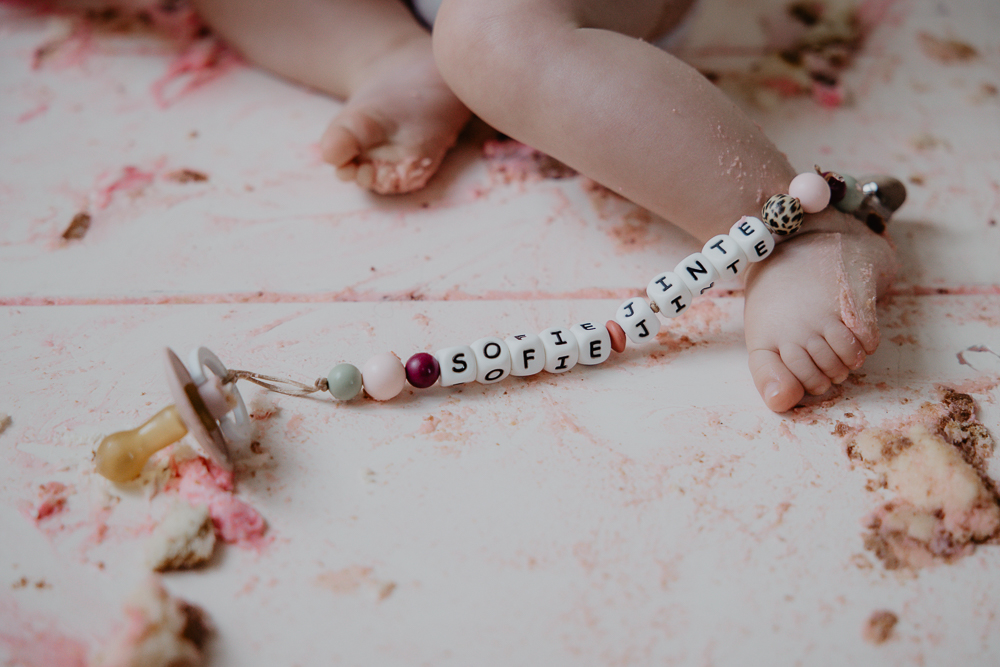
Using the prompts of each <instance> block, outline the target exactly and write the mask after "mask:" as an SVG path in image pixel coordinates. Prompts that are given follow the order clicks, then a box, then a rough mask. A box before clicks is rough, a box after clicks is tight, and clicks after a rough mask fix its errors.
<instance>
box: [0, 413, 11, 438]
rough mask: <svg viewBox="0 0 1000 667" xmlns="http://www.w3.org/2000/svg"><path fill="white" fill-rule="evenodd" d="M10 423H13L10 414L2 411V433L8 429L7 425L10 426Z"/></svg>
mask: <svg viewBox="0 0 1000 667" xmlns="http://www.w3.org/2000/svg"><path fill="white" fill-rule="evenodd" d="M10 424H11V418H10V415H8V414H7V413H5V412H0V433H3V432H4V431H6V430H7V427H9V426H10Z"/></svg>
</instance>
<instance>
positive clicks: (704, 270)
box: [674, 252, 719, 296]
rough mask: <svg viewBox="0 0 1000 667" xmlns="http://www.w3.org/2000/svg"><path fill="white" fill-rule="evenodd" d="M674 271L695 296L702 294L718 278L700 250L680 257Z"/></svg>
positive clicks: (717, 273)
mask: <svg viewBox="0 0 1000 667" xmlns="http://www.w3.org/2000/svg"><path fill="white" fill-rule="evenodd" d="M674 273H676V274H677V275H679V276H680V277H681V280H683V281H684V284H685V285H687V287H688V289H689V290H691V293H692V294H694V295H696V296H697V295H698V294H704V293H705V291H706V290H707V289H709V288H711V287H713V286H714V285H715V281H716V280H718V279H719V272H718V271H716V270H715V267H714V266H713V265H712V263H711V262H710V261H708V257H705V256H704V255H702V254H701V253H700V252H695V253H691V254H690V255H688V256H687V257H685V258H684V259H682V260H681V262H680V264H678V265H677V268H676V269H674Z"/></svg>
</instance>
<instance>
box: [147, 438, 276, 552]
mask: <svg viewBox="0 0 1000 667" xmlns="http://www.w3.org/2000/svg"><path fill="white" fill-rule="evenodd" d="M171 471H172V472H173V474H174V478H173V479H171V480H170V482H168V484H167V486H166V487H165V489H166V490H167V491H176V492H177V494H178V495H179V496H181V497H182V498H184V499H185V500H187V501H188V502H190V503H191V504H193V505H205V506H206V507H208V513H209V516H211V517H212V524H213V525H214V527H215V534H216V536H217V537H218V538H219V539H221V540H222V541H223V542H227V543H229V544H236V545H238V546H241V547H247V548H252V549H260V548H263V547H264V546H266V545H267V544H269V543H270V539H269V538H265V537H264V533H265V532H266V531H267V522H266V521H265V520H264V517H263V516H261V514H260V512H258V511H257V510H255V509H254V508H253V507H251V506H250V505H248V504H247V503H245V502H243V501H242V500H240V499H239V498H236V497H235V496H234V495H233V482H234V479H233V473H231V472H228V471H226V470H223V469H222V468H220V467H219V466H217V465H215V464H214V463H212V462H210V461H209V460H208V459H206V458H203V457H197V458H193V459H187V460H184V461H171Z"/></svg>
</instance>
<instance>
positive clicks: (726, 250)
mask: <svg viewBox="0 0 1000 667" xmlns="http://www.w3.org/2000/svg"><path fill="white" fill-rule="evenodd" d="M701 254H702V255H704V256H705V257H708V261H710V262H711V263H712V265H713V266H714V267H715V270H716V271H718V272H719V275H720V276H721V277H722V278H723V279H725V278H732V277H733V276H738V275H740V274H741V273H743V272H744V271H746V269H747V267H748V266H750V262H749V261H748V260H747V255H746V253H745V252H743V248H741V247H739V245H737V244H736V241H734V240H733V238H732V237H731V236H729V235H728V234H719V235H718V236H714V237H712V239H711V240H710V241H709V242H708V243H706V244H705V248H704V249H703V250H702V251H701Z"/></svg>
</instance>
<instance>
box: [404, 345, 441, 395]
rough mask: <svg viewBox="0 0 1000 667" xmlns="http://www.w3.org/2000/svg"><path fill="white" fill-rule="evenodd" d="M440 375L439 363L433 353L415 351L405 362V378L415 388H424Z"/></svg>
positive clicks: (435, 380)
mask: <svg viewBox="0 0 1000 667" xmlns="http://www.w3.org/2000/svg"><path fill="white" fill-rule="evenodd" d="M440 375H441V365H440V364H439V363H438V360H437V359H435V358H434V355H432V354H427V353H426V352H417V353H416V354H415V355H413V356H412V357H410V358H409V359H408V360H407V362H406V379H407V381H408V382H409V383H410V384H412V385H413V386H414V387H416V388H417V389H426V388H427V387H429V386H431V385H432V384H434V383H435V382H437V379H438V376H440Z"/></svg>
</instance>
